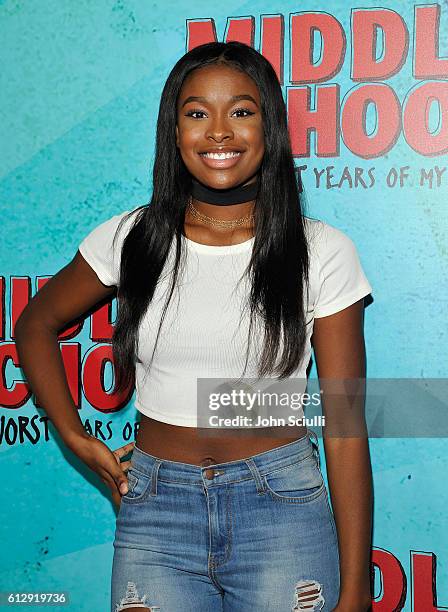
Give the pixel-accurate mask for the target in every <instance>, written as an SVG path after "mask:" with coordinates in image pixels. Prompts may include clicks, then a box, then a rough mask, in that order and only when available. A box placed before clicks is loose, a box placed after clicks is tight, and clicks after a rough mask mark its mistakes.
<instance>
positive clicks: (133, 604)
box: [115, 581, 160, 612]
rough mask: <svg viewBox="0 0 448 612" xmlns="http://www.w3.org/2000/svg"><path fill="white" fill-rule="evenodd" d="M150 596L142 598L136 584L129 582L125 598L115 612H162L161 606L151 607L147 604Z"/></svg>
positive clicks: (118, 604)
mask: <svg viewBox="0 0 448 612" xmlns="http://www.w3.org/2000/svg"><path fill="white" fill-rule="evenodd" d="M147 599H148V595H147V594H146V593H145V594H144V595H143V596H140V594H139V592H138V590H137V585H136V583H135V582H131V581H129V582H128V584H127V586H126V593H125V595H124V597H122V598H121V599H120V601H119V602H118V603H117V604H116V607H115V612H121V611H122V610H126V612H160V608H159V606H150V605H149V603H148V602H147Z"/></svg>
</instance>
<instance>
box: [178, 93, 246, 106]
mask: <svg viewBox="0 0 448 612" xmlns="http://www.w3.org/2000/svg"><path fill="white" fill-rule="evenodd" d="M231 100H232V102H238V101H239V100H250V101H251V102H253V103H254V104H255V106H258V104H257V103H256V101H255V100H254V98H252V96H250V95H249V94H240V95H238V96H232V97H231ZM188 102H202V103H204V104H206V103H207V98H204V97H203V96H188V98H186V99H185V100H184V102H183V104H182V107H184V106H185V104H188Z"/></svg>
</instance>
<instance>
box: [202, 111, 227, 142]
mask: <svg viewBox="0 0 448 612" xmlns="http://www.w3.org/2000/svg"><path fill="white" fill-rule="evenodd" d="M206 137H207V138H208V139H209V140H214V141H216V142H222V141H223V140H226V139H232V138H233V130H232V128H231V126H230V124H229V122H228V120H227V118H226V117H221V116H216V117H215V118H214V119H213V120H212V121H210V123H209V125H208V128H207V133H206Z"/></svg>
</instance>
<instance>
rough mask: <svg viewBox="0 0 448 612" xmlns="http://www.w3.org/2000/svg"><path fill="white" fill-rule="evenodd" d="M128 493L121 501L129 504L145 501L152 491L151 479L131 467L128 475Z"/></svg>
mask: <svg viewBox="0 0 448 612" xmlns="http://www.w3.org/2000/svg"><path fill="white" fill-rule="evenodd" d="M127 477H128V492H127V493H126V494H125V495H122V497H121V501H122V502H125V503H127V504H137V503H139V502H143V501H145V499H146V498H147V497H148V495H149V492H150V490H151V486H150V485H151V477H150V476H149V475H148V474H144V473H143V472H140V470H137V469H136V468H135V467H133V466H131V467H130V468H129V470H128V473H127Z"/></svg>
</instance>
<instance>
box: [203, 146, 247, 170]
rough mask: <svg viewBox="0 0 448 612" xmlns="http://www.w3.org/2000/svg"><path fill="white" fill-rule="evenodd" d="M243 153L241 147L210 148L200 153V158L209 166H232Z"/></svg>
mask: <svg viewBox="0 0 448 612" xmlns="http://www.w3.org/2000/svg"><path fill="white" fill-rule="evenodd" d="M242 155H243V151H241V150H240V149H230V148H229V149H209V150H206V151H201V152H200V153H199V156H200V158H201V159H202V161H203V162H204V164H205V165H206V166H208V167H209V168H231V167H233V166H235V164H237V163H238V162H239V160H240V159H241V157H242Z"/></svg>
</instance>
